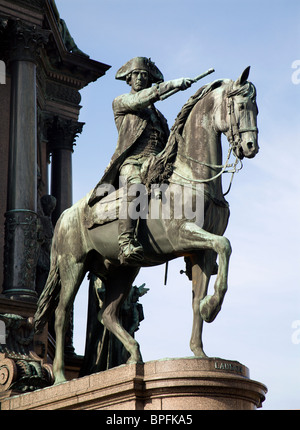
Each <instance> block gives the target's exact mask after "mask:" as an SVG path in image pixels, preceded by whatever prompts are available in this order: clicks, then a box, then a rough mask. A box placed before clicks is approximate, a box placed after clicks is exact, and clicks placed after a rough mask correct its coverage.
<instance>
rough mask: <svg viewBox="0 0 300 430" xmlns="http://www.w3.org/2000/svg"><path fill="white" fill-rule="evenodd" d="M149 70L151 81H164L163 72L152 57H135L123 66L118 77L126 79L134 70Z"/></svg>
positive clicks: (118, 72) (117, 74)
mask: <svg viewBox="0 0 300 430" xmlns="http://www.w3.org/2000/svg"><path fill="white" fill-rule="evenodd" d="M136 69H139V70H147V72H148V73H149V75H150V78H151V81H152V82H153V83H155V82H162V81H163V80H164V77H163V74H162V73H161V71H160V70H159V69H158V68H157V67H156V65H155V63H153V61H151V59H150V58H146V57H134V58H132V59H131V60H129V61H128V62H127V63H126V64H124V66H122V67H121V68H120V69H119V70H118V71H117V73H116V79H120V80H122V81H125V80H126V76H127V75H128V74H129V73H131V72H133V70H136Z"/></svg>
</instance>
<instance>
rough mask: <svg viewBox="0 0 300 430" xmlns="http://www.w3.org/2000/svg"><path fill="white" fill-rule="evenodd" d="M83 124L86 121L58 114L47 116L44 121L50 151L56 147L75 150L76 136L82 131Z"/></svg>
mask: <svg viewBox="0 0 300 430" xmlns="http://www.w3.org/2000/svg"><path fill="white" fill-rule="evenodd" d="M83 126H84V122H78V121H74V120H72V119H66V118H62V117H59V116H57V115H54V116H47V117H46V118H45V122H44V127H45V128H44V133H45V136H46V139H47V141H48V153H49V154H50V153H52V152H53V151H55V150H56V149H67V150H69V151H71V152H73V146H74V145H75V140H76V137H77V136H78V134H80V133H81V132H82V128H83Z"/></svg>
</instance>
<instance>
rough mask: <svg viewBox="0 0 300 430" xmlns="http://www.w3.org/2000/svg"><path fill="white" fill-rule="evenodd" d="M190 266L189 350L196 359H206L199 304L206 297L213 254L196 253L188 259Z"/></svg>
mask: <svg viewBox="0 0 300 430" xmlns="http://www.w3.org/2000/svg"><path fill="white" fill-rule="evenodd" d="M190 260H191V265H192V308H193V326H192V334H191V340H190V348H191V351H192V352H193V353H194V355H195V356H196V357H207V355H206V354H205V352H204V351H203V342H202V329H203V318H202V317H201V315H200V303H201V300H202V299H203V298H204V297H205V296H206V294H207V289H208V284H209V280H210V277H211V274H212V272H213V268H214V264H215V254H213V253H212V252H210V251H203V252H200V253H196V254H194V255H192V256H191V257H190Z"/></svg>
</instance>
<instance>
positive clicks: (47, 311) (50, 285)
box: [34, 241, 61, 333]
mask: <svg viewBox="0 0 300 430" xmlns="http://www.w3.org/2000/svg"><path fill="white" fill-rule="evenodd" d="M52 243H53V245H52V249H51V266H50V271H49V275H48V278H47V282H46V285H45V287H44V289H43V291H42V294H41V295H40V298H39V300H38V303H37V310H36V313H35V315H34V330H35V332H36V333H40V332H41V331H42V330H43V327H44V325H45V324H46V323H47V322H48V321H49V318H50V316H51V314H52V313H53V312H54V310H55V309H56V307H57V305H58V301H59V294H60V290H61V281H60V275H59V269H58V253H57V250H56V247H55V242H54V241H53V242H52Z"/></svg>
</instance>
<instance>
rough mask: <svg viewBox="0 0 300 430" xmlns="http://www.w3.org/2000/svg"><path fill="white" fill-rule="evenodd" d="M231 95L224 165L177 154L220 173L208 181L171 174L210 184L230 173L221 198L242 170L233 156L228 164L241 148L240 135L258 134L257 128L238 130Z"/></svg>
mask: <svg viewBox="0 0 300 430" xmlns="http://www.w3.org/2000/svg"><path fill="white" fill-rule="evenodd" d="M233 95H234V94H230V93H229V95H228V96H227V108H228V114H229V118H230V125H229V131H228V132H227V133H226V134H225V135H226V138H227V140H228V142H229V149H228V154H227V159H226V162H225V164H222V165H219V164H209V163H205V162H203V161H199V160H196V159H195V158H192V157H189V156H187V155H184V154H182V153H178V154H177V155H179V156H180V157H183V158H186V159H187V160H190V161H192V162H194V163H197V164H201V165H203V166H206V167H209V168H211V169H221V171H220V172H219V173H217V174H216V175H214V176H212V177H211V178H208V179H193V178H188V177H186V176H184V175H182V174H180V173H178V172H176V170H174V171H173V173H174V174H175V175H177V176H179V177H181V178H182V179H184V180H186V181H189V182H196V183H207V182H211V181H213V180H215V179H217V178H218V177H219V176H221V175H222V174H223V173H231V179H230V183H229V187H228V190H227V191H226V193H224V194H223V196H226V195H227V194H228V193H229V191H230V189H231V185H232V182H233V178H234V174H235V173H237V172H239V171H240V170H241V169H242V168H243V163H242V161H241V160H240V159H239V157H238V156H237V155H235V161H234V163H231V164H229V159H230V156H231V153H232V151H238V149H239V148H240V146H241V142H242V139H241V134H242V133H246V132H247V131H255V132H258V129H257V127H249V128H239V126H238V123H237V120H236V116H235V112H234V101H233ZM177 138H179V139H182V140H183V137H182V136H181V135H178V136H177ZM239 163H240V167H239V168H237V165H238V164H239Z"/></svg>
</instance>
